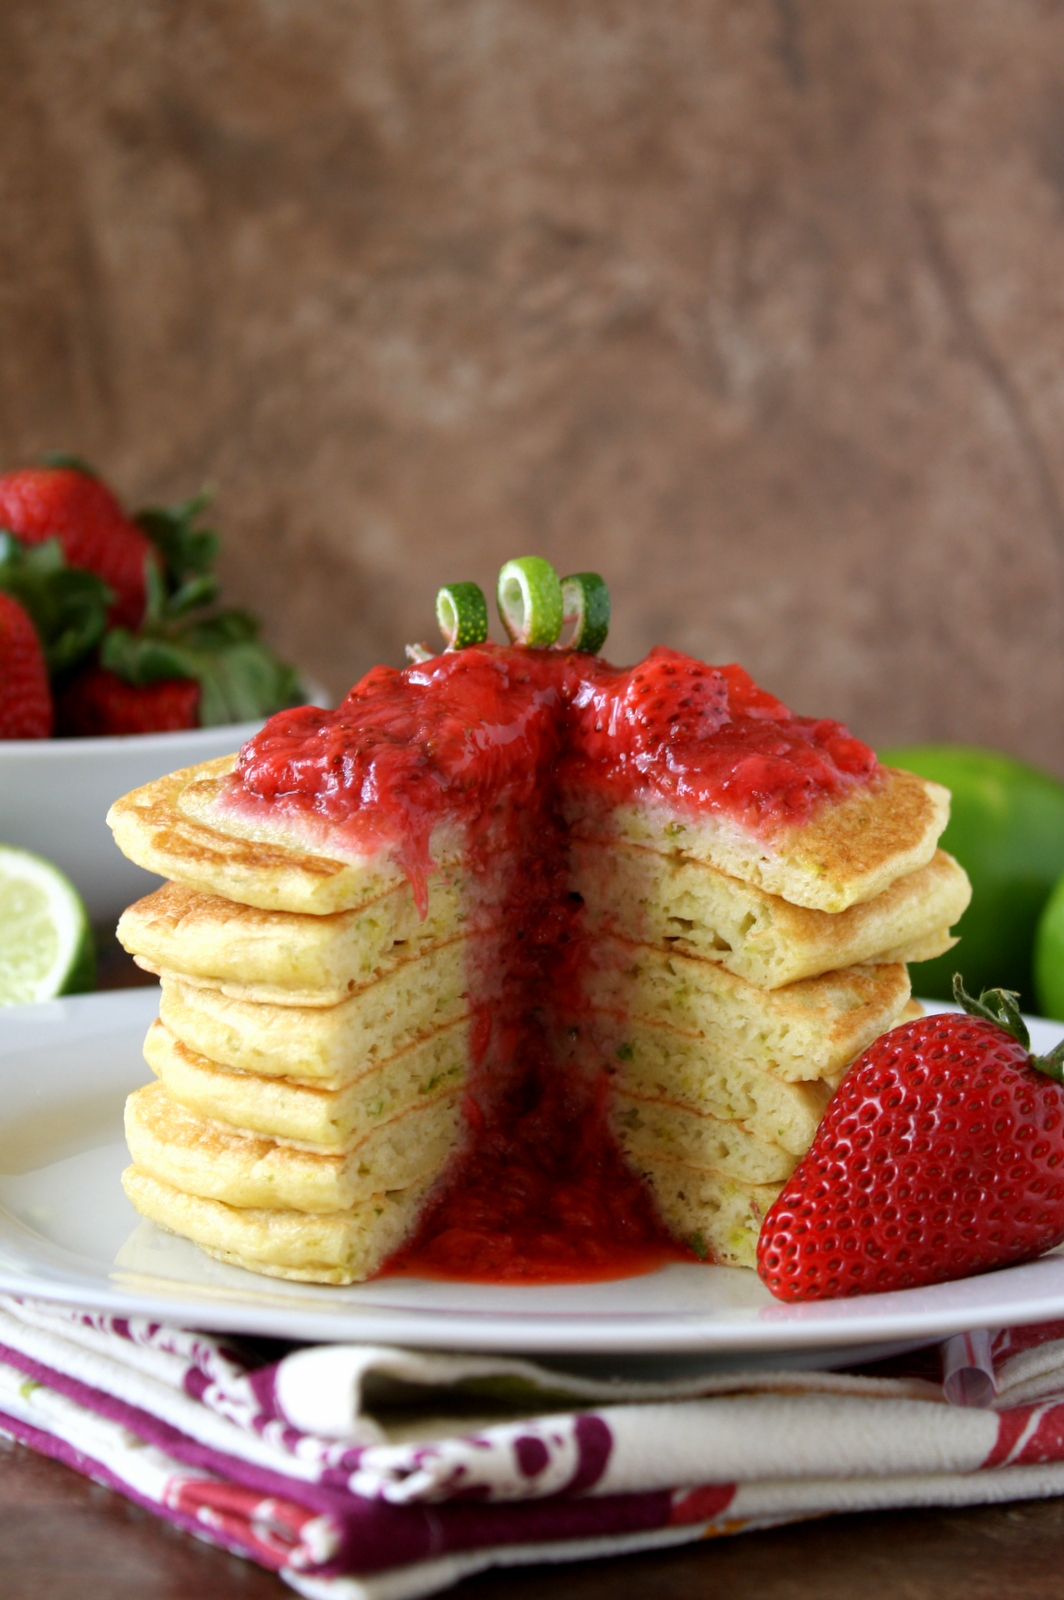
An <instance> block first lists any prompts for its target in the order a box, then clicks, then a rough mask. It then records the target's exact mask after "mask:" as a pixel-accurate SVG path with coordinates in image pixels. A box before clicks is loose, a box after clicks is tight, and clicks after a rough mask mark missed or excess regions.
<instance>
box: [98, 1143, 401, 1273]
mask: <svg viewBox="0 0 1064 1600" xmlns="http://www.w3.org/2000/svg"><path fill="white" fill-rule="evenodd" d="M122 1187H123V1189H124V1190H125V1192H126V1194H127V1196H128V1197H129V1199H130V1201H131V1202H132V1204H133V1205H134V1206H135V1207H136V1209H137V1210H138V1211H139V1212H140V1214H141V1216H142V1217H148V1218H149V1220H150V1221H152V1222H156V1223H158V1224H159V1226H160V1227H162V1228H166V1229H167V1230H168V1231H169V1232H170V1233H177V1234H180V1235H181V1236H182V1237H183V1238H185V1239H191V1240H192V1241H193V1243H194V1244H198V1245H199V1247H200V1249H202V1250H205V1251H206V1252H207V1254H208V1255H210V1256H214V1257H215V1258H216V1259H217V1260H218V1261H224V1262H226V1264H227V1265H229V1266H234V1267H246V1268H247V1269H248V1270H249V1271H250V1272H260V1273H263V1274H265V1276H266V1277H268V1278H291V1279H294V1280H295V1281H297V1282H300V1283H333V1284H347V1283H361V1282H362V1281H363V1280H364V1279H366V1278H371V1277H372V1276H373V1274H374V1273H375V1272H377V1271H379V1269H380V1268H381V1266H383V1264H384V1262H385V1261H386V1260H387V1259H388V1257H389V1256H391V1255H394V1254H395V1252H396V1251H397V1250H398V1249H399V1246H400V1245H401V1244H402V1243H403V1241H404V1240H405V1239H406V1238H408V1237H409V1235H410V1234H411V1233H412V1231H413V1229H414V1228H415V1226H416V1224H417V1220H418V1217H419V1215H420V1214H421V1211H422V1209H423V1208H424V1205H425V1202H426V1200H427V1199H428V1198H429V1195H430V1193H431V1191H432V1183H431V1181H426V1182H422V1183H418V1184H414V1185H412V1186H411V1187H410V1188H409V1189H396V1190H392V1191H388V1192H386V1193H384V1194H379V1195H375V1196H374V1197H373V1198H372V1199H370V1200H361V1201H359V1203H358V1204H357V1205H354V1206H351V1207H350V1209H349V1210H347V1211H333V1212H329V1213H326V1214H323V1215H319V1214H317V1213H309V1212H301V1211H275V1210H270V1209H262V1208H259V1207H255V1206H247V1207H237V1206H228V1205H226V1204H225V1202H224V1201H221V1200H207V1199H204V1198H203V1197H202V1196H200V1195H193V1194H185V1193H183V1192H182V1190H180V1189H176V1188H174V1186H173V1185H172V1184H169V1183H160V1181H159V1180H158V1178H153V1177H151V1176H150V1175H149V1174H148V1173H146V1172H141V1171H140V1170H139V1169H138V1168H137V1167H135V1166H130V1167H127V1168H126V1170H125V1172H123V1174H122Z"/></svg>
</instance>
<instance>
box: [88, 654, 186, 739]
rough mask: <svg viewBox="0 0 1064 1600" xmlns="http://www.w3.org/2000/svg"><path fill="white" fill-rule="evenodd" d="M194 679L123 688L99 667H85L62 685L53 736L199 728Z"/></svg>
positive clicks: (123, 684)
mask: <svg viewBox="0 0 1064 1600" xmlns="http://www.w3.org/2000/svg"><path fill="white" fill-rule="evenodd" d="M199 700H200V686H199V684H198V683H197V682H196V680H195V678H161V679H160V680H159V681H158V682H157V683H148V684H144V685H137V684H133V683H127V682H126V681H125V679H124V678H120V677H119V676H118V674H117V673H114V672H108V671H107V670H106V669H105V668H104V667H88V668H87V669H86V670H85V671H84V672H79V673H78V674H77V676H76V677H74V678H72V679H71V681H70V682H69V683H68V684H66V686H65V687H64V688H63V689H62V691H61V692H60V694H59V698H58V700H57V702H56V732H57V733H58V734H59V735H60V736H61V737H64V738H79V737H87V738H97V737H99V736H100V735H103V734H116V733H173V732H175V731H176V730H178V729H180V728H196V727H198V726H199V714H198V713H199Z"/></svg>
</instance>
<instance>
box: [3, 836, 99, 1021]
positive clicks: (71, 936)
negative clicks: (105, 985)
mask: <svg viewBox="0 0 1064 1600" xmlns="http://www.w3.org/2000/svg"><path fill="white" fill-rule="evenodd" d="M95 978H96V957H95V952H94V950H93V944H92V932H91V929H90V928H89V919H88V917H87V916H86V915H85V907H84V906H83V905H82V903H81V897H80V896H79V894H78V892H77V890H76V889H75V888H74V886H73V884H72V883H71V882H70V881H69V879H67V878H65V877H64V876H63V874H62V873H61V872H60V871H59V869H58V868H57V867H53V866H52V864H51V862H50V861H44V860H42V858H41V857H40V856H35V855H31V854H30V852H29V851H28V850H15V849H14V848H12V847H11V846H10V845H0V1006H17V1005H25V1004H27V1003H29V1002H32V1001H34V1000H51V999H53V998H54V997H55V996H56V995H57V994H82V993H84V991H85V990H87V989H91V988H92V987H93V986H94V983H95Z"/></svg>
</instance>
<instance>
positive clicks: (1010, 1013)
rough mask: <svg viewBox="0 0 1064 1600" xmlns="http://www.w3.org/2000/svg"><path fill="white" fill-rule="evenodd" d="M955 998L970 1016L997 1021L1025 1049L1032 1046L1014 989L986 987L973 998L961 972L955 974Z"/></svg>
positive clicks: (985, 1020)
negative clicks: (966, 987) (965, 985)
mask: <svg viewBox="0 0 1064 1600" xmlns="http://www.w3.org/2000/svg"><path fill="white" fill-rule="evenodd" d="M953 998H954V1000H955V1001H956V1002H957V1004H958V1005H959V1006H961V1007H962V1008H963V1009H964V1010H965V1011H967V1013H968V1015H969V1016H970V1017H982V1019H983V1021H984V1022H995V1023H997V1025H998V1027H999V1028H1004V1029H1005V1032H1006V1033H1011V1034H1012V1037H1013V1038H1014V1039H1018V1040H1019V1042H1020V1044H1022V1045H1023V1048H1024V1049H1025V1050H1029V1049H1030V1048H1031V1035H1030V1034H1029V1033H1028V1031H1027V1024H1026V1023H1025V1022H1024V1020H1023V1017H1022V1016H1021V1014H1020V997H1019V995H1018V994H1016V993H1015V992H1014V991H1013V990H1012V989H984V990H983V991H982V993H981V994H980V996H979V998H978V1000H975V999H973V998H972V996H971V995H970V994H969V993H968V992H967V990H966V989H965V987H964V981H963V979H962V978H961V975H960V973H959V972H955V973H954V974H953Z"/></svg>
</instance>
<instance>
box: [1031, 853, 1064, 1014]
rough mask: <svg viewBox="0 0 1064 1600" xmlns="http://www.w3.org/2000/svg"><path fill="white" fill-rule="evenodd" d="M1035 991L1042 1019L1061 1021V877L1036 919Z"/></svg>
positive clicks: (1063, 975)
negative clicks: (1049, 1018) (1050, 1018)
mask: <svg viewBox="0 0 1064 1600" xmlns="http://www.w3.org/2000/svg"><path fill="white" fill-rule="evenodd" d="M1034 992H1035V995H1036V997H1037V1000H1038V1009H1039V1011H1040V1012H1041V1014H1042V1016H1044V1017H1055V1018H1056V1019H1057V1021H1058V1022H1064V877H1060V878H1058V879H1057V884H1056V887H1055V888H1054V890H1053V893H1052V894H1051V895H1050V896H1049V899H1048V900H1047V901H1046V903H1045V906H1044V907H1043V910H1042V915H1041V916H1040V917H1039V919H1038V928H1037V930H1036V932H1035V936H1034Z"/></svg>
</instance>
